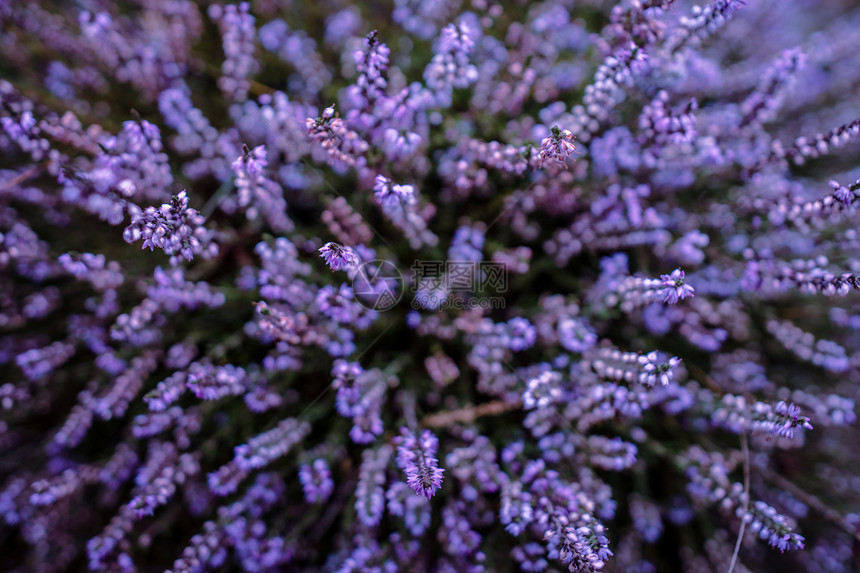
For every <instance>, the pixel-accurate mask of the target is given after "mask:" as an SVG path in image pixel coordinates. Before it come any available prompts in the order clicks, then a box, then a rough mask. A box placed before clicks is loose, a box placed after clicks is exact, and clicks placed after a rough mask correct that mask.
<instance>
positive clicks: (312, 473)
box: [299, 458, 334, 503]
mask: <svg viewBox="0 0 860 573" xmlns="http://www.w3.org/2000/svg"><path fill="white" fill-rule="evenodd" d="M299 481H300V482H301V483H302V489H303V490H304V492H305V499H306V500H307V502H308V503H317V502H323V501H326V500H327V499H328V498H329V496H330V495H331V494H332V492H333V491H334V481H333V480H332V479H331V471H330V470H329V468H328V464H327V463H326V461H325V460H324V459H322V458H317V459H315V460H314V461H313V463H312V464H311V465H307V464H303V465H302V466H301V467H300V468H299Z"/></svg>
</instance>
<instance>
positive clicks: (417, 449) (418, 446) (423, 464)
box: [395, 428, 445, 499]
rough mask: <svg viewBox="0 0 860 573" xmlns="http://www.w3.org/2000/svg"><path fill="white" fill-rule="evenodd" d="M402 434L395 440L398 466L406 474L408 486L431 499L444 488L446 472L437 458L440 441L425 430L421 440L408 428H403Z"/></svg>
mask: <svg viewBox="0 0 860 573" xmlns="http://www.w3.org/2000/svg"><path fill="white" fill-rule="evenodd" d="M400 432H401V435H400V436H398V437H397V438H395V441H396V443H397V465H398V466H399V467H400V469H402V470H403V471H404V472H405V473H406V484H407V485H408V486H409V487H411V488H412V489H414V490H415V493H417V494H418V495H423V496H424V497H426V498H427V499H430V498H432V497H433V495H434V494H435V493H436V490H438V489H439V488H440V487H442V474H443V473H444V471H445V470H443V469H441V468H439V467H438V465H437V464H438V460H437V459H436V457H435V456H436V449H437V448H438V447H439V439H438V438H437V437H436V436H435V435H433V433H432V432H431V431H430V430H424V432H423V433H422V434H421V437H420V438H416V437H415V434H413V433H412V432H411V431H410V430H408V429H407V428H401V430H400Z"/></svg>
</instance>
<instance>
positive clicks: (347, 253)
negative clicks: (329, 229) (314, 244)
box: [319, 243, 361, 271]
mask: <svg viewBox="0 0 860 573" xmlns="http://www.w3.org/2000/svg"><path fill="white" fill-rule="evenodd" d="M319 252H320V256H321V257H322V258H323V260H325V262H326V264H327V265H328V266H329V267H330V268H331V270H333V271H341V270H347V271H348V270H351V269H354V268H355V267H357V266H358V265H359V263H360V262H361V261H360V259H359V258H358V255H357V254H356V253H355V251H354V250H352V248H350V247H344V246H343V245H339V244H337V243H326V244H325V245H323V246H322V247H321V248H320V250H319Z"/></svg>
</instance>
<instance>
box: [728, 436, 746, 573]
mask: <svg viewBox="0 0 860 573" xmlns="http://www.w3.org/2000/svg"><path fill="white" fill-rule="evenodd" d="M741 451H742V452H743V453H744V513H743V515H742V516H741V528H740V530H739V531H738V540H737V541H736V542H735V551H734V553H732V562H731V563H729V571H728V573H732V572H733V571H734V570H735V565H736V564H737V562H738V553H740V551H741V541H743V538H744V531H745V530H746V527H747V514H748V513H749V511H750V449H749V445H748V444H747V434H746V432H741Z"/></svg>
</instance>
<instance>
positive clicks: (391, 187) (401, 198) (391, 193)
mask: <svg viewBox="0 0 860 573" xmlns="http://www.w3.org/2000/svg"><path fill="white" fill-rule="evenodd" d="M373 190H374V196H375V197H376V200H377V202H378V203H379V204H380V205H385V206H386V207H390V206H393V205H399V204H401V203H403V204H412V203H415V200H416V198H415V188H414V187H413V186H412V185H398V184H396V183H394V182H392V181H391V179H389V178H387V177H385V176H383V175H377V176H376V180H375V182H374V184H373Z"/></svg>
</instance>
